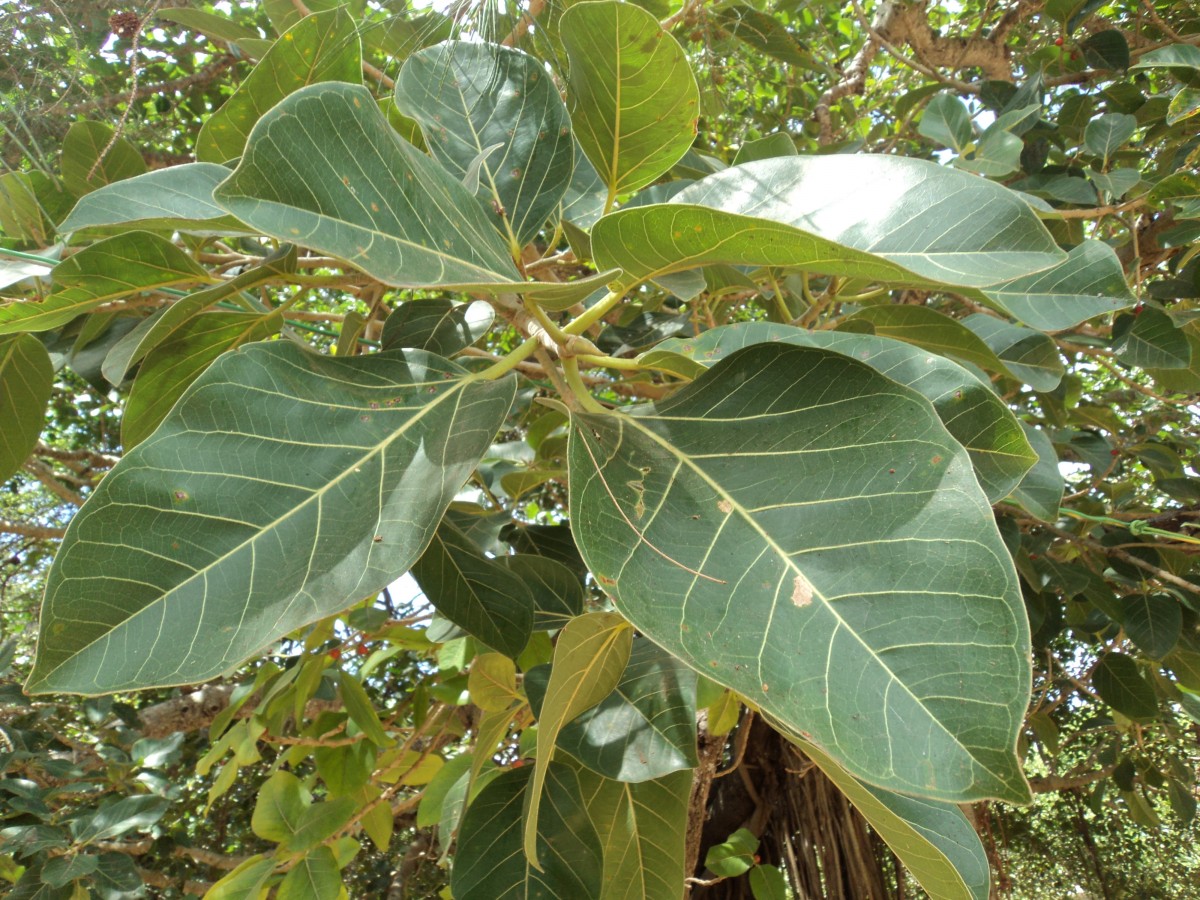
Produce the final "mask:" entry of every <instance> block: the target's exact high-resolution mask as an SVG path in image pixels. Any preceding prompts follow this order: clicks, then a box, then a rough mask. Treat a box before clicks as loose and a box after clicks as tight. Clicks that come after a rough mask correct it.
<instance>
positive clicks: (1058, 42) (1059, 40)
mask: <svg viewBox="0 0 1200 900" xmlns="http://www.w3.org/2000/svg"><path fill="white" fill-rule="evenodd" d="M1062 45H1063V39H1062V38H1055V39H1054V46H1055V47H1061V46H1062Z"/></svg>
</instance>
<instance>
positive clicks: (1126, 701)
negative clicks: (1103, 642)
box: [1092, 652, 1158, 719]
mask: <svg viewBox="0 0 1200 900" xmlns="http://www.w3.org/2000/svg"><path fill="white" fill-rule="evenodd" d="M1092 686H1093V687H1094V688H1095V689H1096V693H1097V694H1099V695H1100V699H1101V700H1103V701H1104V702H1105V703H1107V704H1108V705H1109V706H1111V707H1112V708H1113V709H1115V710H1116V711H1117V712H1119V713H1120V714H1121V715H1123V716H1128V717H1129V718H1131V719H1151V718H1153V717H1154V716H1156V715H1157V714H1158V700H1157V699H1156V698H1155V696H1154V688H1152V687H1151V686H1150V684H1149V683H1148V682H1147V681H1146V680H1145V679H1144V678H1142V675H1141V673H1140V672H1139V671H1138V664H1137V663H1136V662H1134V661H1133V659H1132V658H1131V657H1128V656H1126V655H1124V654H1123V653H1115V652H1113V653H1109V654H1108V655H1106V656H1105V657H1104V658H1103V659H1102V660H1100V662H1099V663H1098V664H1097V665H1096V668H1095V669H1093V670H1092Z"/></svg>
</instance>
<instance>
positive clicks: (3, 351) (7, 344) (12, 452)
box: [0, 334, 54, 483]
mask: <svg viewBox="0 0 1200 900" xmlns="http://www.w3.org/2000/svg"><path fill="white" fill-rule="evenodd" d="M53 387H54V367H53V366H51V365H50V355H49V354H48V353H47V352H46V348H45V347H44V346H42V342H41V341H39V340H38V339H37V338H35V337H33V336H32V335H28V334H16V335H13V336H12V337H7V338H0V422H3V423H4V425H3V427H2V428H0V483H2V482H5V481H8V479H9V478H11V477H12V476H13V474H14V473H15V472H16V471H17V470H18V469H20V468H21V464H22V463H24V462H25V460H26V458H27V457H28V456H29V454H30V453H31V452H32V451H33V448H34V445H35V444H37V439H38V435H40V434H41V433H42V425H43V424H44V422H45V416H46V404H47V403H48V402H49V400H50V392H51V389H52V388H53Z"/></svg>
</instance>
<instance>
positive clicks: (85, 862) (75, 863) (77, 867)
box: [42, 853, 100, 888]
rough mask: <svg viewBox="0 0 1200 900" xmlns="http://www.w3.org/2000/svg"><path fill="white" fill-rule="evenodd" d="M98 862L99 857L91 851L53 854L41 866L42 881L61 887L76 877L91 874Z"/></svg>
mask: <svg viewBox="0 0 1200 900" xmlns="http://www.w3.org/2000/svg"><path fill="white" fill-rule="evenodd" d="M99 863H100V857H98V856H96V855H95V854H93V853H76V854H74V855H72V856H55V857H53V858H52V859H50V860H49V861H47V863H46V865H45V866H43V867H42V881H44V882H46V884H48V885H50V886H51V887H56V888H57V887H62V886H63V885H65V884H68V883H70V882H72V881H74V880H75V879H76V878H84V877H86V876H88V875H91V874H92V873H93V872H95V871H96V866H97V865H99Z"/></svg>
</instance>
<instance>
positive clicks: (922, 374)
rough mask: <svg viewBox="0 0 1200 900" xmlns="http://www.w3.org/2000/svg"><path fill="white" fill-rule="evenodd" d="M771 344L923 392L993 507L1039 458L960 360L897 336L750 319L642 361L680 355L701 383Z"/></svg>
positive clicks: (679, 341) (670, 344)
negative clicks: (821, 354)
mask: <svg viewBox="0 0 1200 900" xmlns="http://www.w3.org/2000/svg"><path fill="white" fill-rule="evenodd" d="M767 342H782V343H787V344H796V345H798V346H801V347H823V348H825V349H827V350H833V351H834V352H836V353H841V354H843V355H844V356H849V357H852V358H854V359H857V360H859V361H860V362H864V363H866V364H867V365H869V366H870V367H871V368H873V369H875V370H876V371H878V372H880V373H881V374H883V375H886V376H887V377H888V378H891V379H892V380H893V381H898V382H899V383H900V384H903V385H906V386H907V387H910V388H912V389H913V390H915V391H917V392H919V393H920V394H922V395H923V396H924V397H926V398H927V399H928V400H929V402H930V403H932V404H933V407H934V409H935V410H936V411H937V414H938V417H939V418H940V419H941V420H942V424H943V425H945V426H946V430H947V431H949V432H950V434H951V435H953V436H954V438H955V439H956V440H957V441H958V442H959V443H960V444H962V445H963V446H964V447H965V448H966V449H967V452H968V453H970V455H971V463H972V465H973V466H974V467H975V474H976V476H977V477H978V478H979V483H980V485H981V486H982V487H983V489H984V491H985V492H986V493H987V496H988V500H990V501H992V502H995V501H997V500H1002V499H1004V498H1005V497H1006V496H1008V494H1009V492H1010V491H1012V490H1013V489H1014V488H1015V487H1016V485H1017V484H1018V483H1019V482H1020V481H1021V479H1022V477H1023V476H1024V475H1025V473H1026V472H1028V471H1029V469H1030V467H1031V466H1033V464H1034V463H1035V462H1036V460H1037V454H1036V453H1035V452H1034V450H1033V448H1032V447H1030V446H1029V444H1028V442H1027V441H1026V439H1025V437H1024V434H1023V432H1022V430H1021V424H1020V422H1019V421H1018V420H1017V418H1016V416H1014V415H1013V414H1012V411H1011V410H1010V409H1009V408H1008V406H1007V405H1006V404H1005V403H1004V401H1003V400H1001V399H1000V398H999V397H998V396H997V395H996V393H995V392H994V391H993V390H992V389H991V387H990V386H989V385H987V384H985V383H984V382H982V381H980V380H979V378H977V377H976V376H974V375H972V374H971V372H970V371H969V370H967V369H965V368H963V367H962V366H960V365H959V364H958V363H956V362H954V361H953V360H950V359H947V358H946V357H944V356H935V355H930V354H929V353H925V352H922V351H921V350H918V349H917V348H915V347H913V346H912V345H911V344H906V343H904V342H902V341H897V340H893V339H891V338H885V337H878V336H876V335H869V334H852V333H849V332H839V331H805V330H804V329H802V328H794V327H792V326H790V325H779V324H775V323H771V322H746V323H742V324H738V325H725V326H721V327H719V328H710V329H709V330H708V331H705V332H703V333H701V334H700V335H698V336H697V337H694V338H670V339H669V340H666V341H663V342H662V343H661V344H659V345H658V346H657V347H656V348H655V349H654V350H652V351H650V353H647V354H643V356H642V357H639V359H640V360H641V361H642V362H643V363H645V362H646V360H647V358H650V361H653V360H654V358H653V354H655V353H659V354H666V353H672V354H678V355H679V356H680V358H681V360H683V361H686V362H687V363H691V364H692V365H695V366H697V368H698V369H699V371H687V370H686V369H685V366H684V365H683V364H682V363H676V371H679V372H680V374H684V375H686V377H688V378H694V377H696V376H697V375H698V374H699V373H700V372H703V371H704V370H705V368H708V367H711V366H713V365H715V364H716V363H717V362H719V361H720V360H722V359H724V358H725V357H726V356H728V355H729V354H731V353H734V352H736V351H737V350H740V349H742V348H743V347H748V346H751V345H752V344H760V343H767ZM667 362H668V360H666V359H663V363H664V364H665V363H667Z"/></svg>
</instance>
